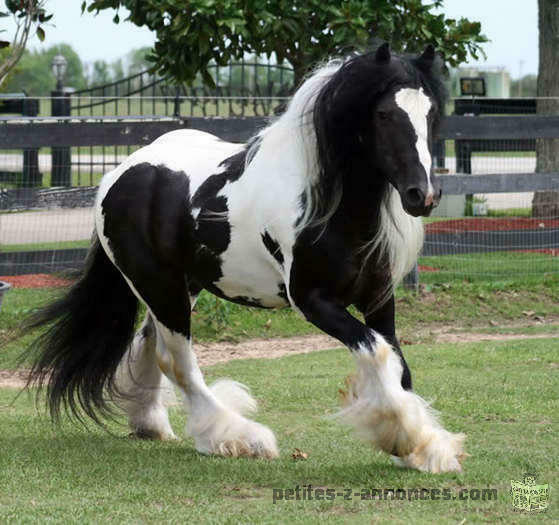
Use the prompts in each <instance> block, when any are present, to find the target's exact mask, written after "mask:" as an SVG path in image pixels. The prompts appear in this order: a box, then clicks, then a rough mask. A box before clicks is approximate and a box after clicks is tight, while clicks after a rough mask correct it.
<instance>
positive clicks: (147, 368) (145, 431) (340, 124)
mask: <svg viewBox="0 0 559 525" xmlns="http://www.w3.org/2000/svg"><path fill="white" fill-rule="evenodd" d="M435 61H436V57H435V52H434V49H433V48H432V47H431V46H429V47H428V48H427V49H426V50H425V52H424V53H423V54H422V55H421V56H416V57H404V56H399V55H395V54H391V52H390V49H389V47H388V45H386V44H385V45H383V46H381V47H380V48H379V49H378V50H377V51H376V52H372V53H367V54H363V55H359V56H352V57H350V58H347V59H344V60H339V61H332V62H330V63H328V64H327V65H325V66H324V67H322V68H320V69H318V70H316V71H315V72H314V74H312V75H311V76H310V77H309V78H308V79H307V80H306V81H305V82H304V83H303V85H302V86H301V87H300V88H299V89H298V91H297V92H296V93H295V95H294V97H293V99H292V100H291V102H290V104H289V106H288V108H287V110H286V111H285V113H284V114H283V115H282V116H281V117H280V118H278V119H277V120H276V121H275V122H273V123H272V124H271V125H270V126H269V127H267V128H265V129H264V130H262V131H261V132H260V133H258V135H256V136H255V137H254V138H253V139H252V140H251V141H250V142H249V143H248V144H247V145H240V144H232V143H228V142H224V141H223V140H220V139H219V138H217V137H215V136H213V135H210V134H207V133H203V132H200V131H195V130H181V131H174V132H171V133H168V134H166V135H163V136H162V137H160V138H159V139H157V140H156V141H155V142H153V143H152V144H151V145H149V146H147V147H144V148H142V149H140V150H138V151H136V152H134V153H133V154H132V155H130V157H128V159H127V160H126V161H124V163H123V164H122V165H120V166H119V167H118V168H116V169H115V170H114V171H112V172H110V173H108V174H106V175H105V177H104V178H103V180H102V182H101V185H100V187H99V191H98V196H97V201H96V217H95V219H96V227H95V231H96V233H95V235H94V241H93V245H92V247H91V250H90V252H89V256H88V260H87V264H86V269H85V271H84V273H83V276H82V277H81V279H80V280H79V281H78V282H77V283H76V284H75V285H74V286H73V287H72V288H71V289H70V290H69V292H68V293H67V295H66V296H64V297H63V298H62V299H60V300H59V301H57V302H55V303H54V304H52V305H50V306H48V307H47V308H46V309H44V310H43V311H41V312H40V313H39V314H38V315H37V316H35V318H34V320H33V321H32V323H31V324H30V325H32V326H38V325H42V324H49V323H50V324H49V329H48V330H47V331H46V332H45V333H44V335H43V336H41V338H40V339H39V341H38V344H37V345H36V346H35V348H38V353H37V354H36V357H35V364H34V367H33V370H32V376H31V377H32V380H33V381H34V382H36V383H38V384H40V385H41V384H46V385H47V387H48V392H47V394H48V400H49V403H50V408H51V412H52V414H53V415H54V416H56V415H58V413H59V410H60V408H61V406H63V407H65V408H69V409H70V410H71V411H72V412H74V413H75V414H79V413H83V412H82V411H85V414H87V415H88V416H90V417H92V418H93V419H95V420H97V421H99V419H98V418H99V416H100V415H103V414H104V412H105V411H106V410H107V407H108V405H107V399H108V396H107V394H112V395H113V396H114V395H117V396H118V397H119V399H121V400H123V401H122V403H123V405H124V407H125V409H126V411H127V414H128V418H129V423H130V425H131V427H132V429H133V430H134V432H136V433H137V434H138V435H140V436H145V437H152V438H158V439H169V438H174V437H175V434H174V433H173V430H172V428H171V426H170V424H169V420H168V416H167V410H166V408H165V403H164V390H165V387H167V386H168V380H170V381H171V382H172V383H173V384H174V385H176V386H177V387H178V388H179V389H180V391H181V393H182V397H183V399H184V404H185V407H186V410H187V411H188V413H189V417H188V425H187V432H188V433H189V434H190V435H191V436H192V437H193V438H194V441H195V446H196V448H197V450H199V451H200V452H202V453H208V454H220V455H224V456H254V457H266V458H273V457H276V456H277V455H278V449H277V445H276V439H275V436H274V434H273V432H272V431H271V430H270V429H269V428H267V427H265V426H263V425H261V424H259V423H256V422H254V421H252V420H251V419H248V418H247V417H246V416H247V414H248V413H250V412H251V411H253V410H254V409H255V406H256V403H255V401H254V400H253V399H252V398H251V396H250V395H249V393H248V391H247V389H246V388H245V387H244V386H243V385H240V384H239V383H236V382H234V381H230V380H222V381H218V382H217V383H216V384H214V385H213V386H207V385H206V383H205V382H204V378H203V376H202V373H201V371H200V369H199V367H198V365H197V362H196V356H195V354H194V351H193V348H192V334H191V330H190V326H191V325H190V315H191V311H192V308H193V307H194V303H195V301H196V296H197V295H198V294H199V293H200V291H201V290H204V289H205V290H209V291H210V292H212V293H214V294H215V295H217V296H219V297H222V298H225V299H228V300H230V301H234V302H237V303H241V304H246V305H251V306H259V307H270V308H272V307H283V306H288V305H289V306H291V307H292V308H294V309H295V310H296V311H298V312H299V313H301V314H302V315H303V316H304V317H305V318H306V319H307V320H308V321H309V322H311V323H313V324H314V325H316V326H317V327H319V328H320V329H321V330H323V331H324V332H326V333H327V334H330V335H331V336H333V337H335V338H337V339H338V340H339V341H340V342H341V343H343V344H344V345H345V346H347V347H348V348H349V350H350V351H351V353H352V354H353V356H354V357H355V359H356V362H357V374H356V375H355V377H354V379H353V382H352V383H351V384H350V387H349V392H348V393H347V396H346V406H345V407H344V408H343V409H342V411H341V414H340V415H341V416H342V417H343V418H344V420H346V421H348V422H350V423H352V424H353V425H354V426H355V427H356V428H357V429H358V431H359V433H360V434H361V435H363V436H364V437H365V438H366V439H367V440H369V441H370V442H372V443H373V444H374V445H375V446H377V447H380V448H381V449H382V450H384V451H386V452H387V453H389V454H391V455H393V456H394V457H395V458H396V459H397V462H399V463H400V464H402V465H405V466H408V467H413V468H417V469H420V470H424V471H430V472H444V471H458V470H460V468H461V467H460V461H461V458H462V455H463V452H462V441H463V439H464V436H463V435H461V434H452V433H449V432H447V431H446V430H445V429H443V428H442V426H441V425H440V424H439V423H438V421H437V419H436V418H435V416H434V414H433V412H432V410H431V409H430V408H429V406H428V405H427V403H426V402H425V401H424V400H423V399H422V398H420V397H419V396H418V395H416V394H415V393H413V392H412V383H411V375H410V371H409V369H408V367H407V365H406V362H405V360H404V357H403V355H402V352H401V350H400V347H399V344H398V340H397V338H396V335H395V327H394V297H393V288H394V285H395V284H396V283H397V282H398V281H399V280H400V279H401V278H402V277H403V276H404V275H405V274H406V273H407V272H408V271H409V269H410V267H411V266H412V265H413V264H414V262H415V260H416V258H417V254H418V252H419V250H420V247H421V244H422V235H423V233H422V232H423V230H422V222H421V217H420V216H422V215H428V214H429V213H430V211H431V210H432V208H433V207H435V206H436V205H437V204H438V201H439V199H440V195H441V191H440V186H439V183H438V182H437V179H436V178H435V177H434V175H433V170H432V161H431V153H430V152H431V145H432V140H433V135H434V133H435V131H436V127H437V124H438V121H439V116H440V113H441V109H442V104H443V92H444V89H443V88H442V84H441V82H440V80H439V78H438V77H439V75H438V72H437V71H438V67H435V66H434V63H435ZM139 302H141V303H143V304H144V305H145V306H146V307H147V316H146V318H145V321H144V323H143V325H142V327H141V329H140V330H139V331H138V332H137V334H136V336H135V337H134V338H133V340H132V336H133V334H134V324H135V319H136V314H137V308H138V304H139ZM350 305H355V306H356V307H357V309H358V310H360V311H361V312H362V313H363V315H364V319H365V322H364V323H363V322H361V321H359V320H357V319H356V318H355V317H353V316H352V315H351V314H350V313H348V311H347V308H348V306H350ZM131 341H132V344H130V343H131ZM121 363H122V365H121V366H120V367H119V364H121Z"/></svg>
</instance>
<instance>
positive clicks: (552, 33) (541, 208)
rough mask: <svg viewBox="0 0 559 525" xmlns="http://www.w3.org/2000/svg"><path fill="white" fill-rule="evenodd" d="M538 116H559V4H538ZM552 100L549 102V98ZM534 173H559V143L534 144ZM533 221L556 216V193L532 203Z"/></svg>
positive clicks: (545, 0)
mask: <svg viewBox="0 0 559 525" xmlns="http://www.w3.org/2000/svg"><path fill="white" fill-rule="evenodd" d="M538 19H539V22H538V25H539V46H540V52H539V68H538V69H539V71H538V97H546V98H541V99H539V100H538V113H540V114H544V115H556V114H559V75H557V71H559V0H538ZM550 97H552V98H550ZM536 156H537V162H536V171H537V172H549V171H559V139H538V140H537V141H536ZM532 215H534V217H557V216H559V191H538V192H536V193H535V194H534V200H533V201H532Z"/></svg>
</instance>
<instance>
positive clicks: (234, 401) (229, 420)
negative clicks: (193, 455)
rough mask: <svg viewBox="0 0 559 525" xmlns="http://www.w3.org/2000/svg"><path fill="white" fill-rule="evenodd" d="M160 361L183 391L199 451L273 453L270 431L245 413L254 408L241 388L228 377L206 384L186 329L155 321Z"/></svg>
mask: <svg viewBox="0 0 559 525" xmlns="http://www.w3.org/2000/svg"><path fill="white" fill-rule="evenodd" d="M156 326H157V335H158V342H157V355H158V357H159V363H160V366H161V368H162V370H164V372H165V373H166V374H167V375H168V377H170V378H172V380H173V381H174V382H175V383H176V384H177V385H178V386H179V388H180V389H181V391H182V394H183V398H184V402H185V408H186V410H187V412H188V413H189V416H188V423H187V432H188V434H190V435H191V436H192V437H193V438H194V442H195V446H196V449H197V450H198V451H199V452H202V453H204V454H218V455H222V456H234V457H236V456H246V457H264V458H273V457H276V456H277V455H278V451H277V445H276V439H275V437H274V434H273V433H272V431H271V430H270V429H269V428H267V427H265V426H263V425H261V424H259V423H256V422H254V421H251V420H250V419H247V418H246V417H244V414H246V413H248V412H251V411H254V410H255V409H256V402H255V401H254V400H253V399H252V397H250V395H249V393H248V392H247V390H246V388H245V387H244V386H243V385H240V384H239V383H236V382H234V381H228V380H221V381H218V382H216V383H215V384H214V385H212V386H211V387H208V386H207V385H206V383H205V381H204V378H203V376H202V372H201V371H200V368H199V367H198V364H197V361H196V356H195V354H194V352H193V350H192V342H191V339H190V336H189V334H181V333H180V332H176V331H174V330H172V329H170V328H168V327H167V326H166V325H165V323H164V322H160V321H156Z"/></svg>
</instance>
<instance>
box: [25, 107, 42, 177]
mask: <svg viewBox="0 0 559 525" xmlns="http://www.w3.org/2000/svg"><path fill="white" fill-rule="evenodd" d="M22 109H23V111H22V115H24V116H26V117H36V116H37V115H38V114H39V100H38V99H35V98H27V97H26V98H25V99H23V108H22ZM42 183H43V175H42V174H41V172H40V171H39V150H38V149H36V148H35V149H24V150H23V173H22V179H21V183H20V185H21V186H22V187H23V188H34V187H36V186H41V185H42Z"/></svg>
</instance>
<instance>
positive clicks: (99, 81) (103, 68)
mask: <svg viewBox="0 0 559 525" xmlns="http://www.w3.org/2000/svg"><path fill="white" fill-rule="evenodd" d="M111 80H112V77H111V68H110V66H109V64H107V62H106V61H105V60H96V61H95V62H93V70H92V72H91V77H90V78H89V85H90V86H102V85H104V84H108V83H109V82H110V81H111Z"/></svg>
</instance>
